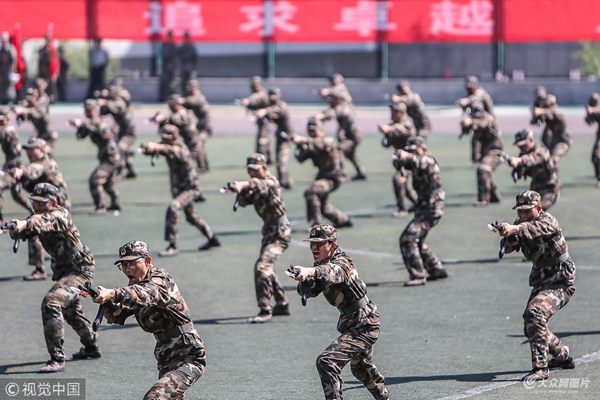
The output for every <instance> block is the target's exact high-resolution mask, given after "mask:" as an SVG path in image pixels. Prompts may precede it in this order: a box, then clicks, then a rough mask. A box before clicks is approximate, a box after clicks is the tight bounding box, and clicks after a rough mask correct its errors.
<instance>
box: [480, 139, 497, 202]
mask: <svg viewBox="0 0 600 400" xmlns="http://www.w3.org/2000/svg"><path fill="white" fill-rule="evenodd" d="M501 154H502V152H501V151H500V150H492V151H490V152H489V153H488V154H486V155H483V156H482V157H481V159H480V160H479V162H478V167H477V200H478V201H486V202H488V203H489V202H490V200H491V201H494V202H496V201H498V200H499V199H500V193H499V192H498V188H497V187H496V184H495V183H494V181H493V180H492V172H494V171H495V170H496V168H498V165H500V155H501Z"/></svg>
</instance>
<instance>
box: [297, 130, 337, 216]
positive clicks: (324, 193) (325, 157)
mask: <svg viewBox="0 0 600 400" xmlns="http://www.w3.org/2000/svg"><path fill="white" fill-rule="evenodd" d="M342 157H343V156H342V155H341V154H340V151H339V150H338V149H337V148H336V147H335V143H334V140H333V138H331V137H325V136H322V137H315V138H313V137H309V138H307V141H306V142H305V143H302V144H299V145H298V146H297V148H296V159H297V160H298V161H299V162H301V163H303V162H304V161H306V160H308V159H311V160H312V162H313V164H314V166H315V167H317V168H318V169H319V172H318V173H317V177H316V179H315V182H314V183H313V184H312V185H311V186H310V187H309V188H308V189H306V190H305V191H304V198H305V199H306V219H307V221H308V223H309V225H310V226H316V225H319V224H320V223H321V215H324V216H325V217H326V218H327V219H329V220H330V221H331V222H333V224H334V225H341V224H345V223H347V222H348V216H347V215H346V214H344V213H343V212H342V211H340V210H338V209H337V208H335V207H334V206H333V205H332V204H330V203H328V201H327V200H328V197H329V194H330V193H331V192H333V191H334V190H336V189H337V188H338V187H340V185H341V184H342V183H343V182H344V180H345V178H346V177H345V175H344V170H343V169H342Z"/></svg>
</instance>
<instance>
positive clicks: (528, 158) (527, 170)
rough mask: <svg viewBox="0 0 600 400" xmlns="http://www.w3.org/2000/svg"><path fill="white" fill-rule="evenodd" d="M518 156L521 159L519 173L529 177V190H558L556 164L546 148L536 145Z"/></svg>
mask: <svg viewBox="0 0 600 400" xmlns="http://www.w3.org/2000/svg"><path fill="white" fill-rule="evenodd" d="M519 157H521V158H522V159H523V164H522V166H520V167H519V168H520V169H521V175H522V176H530V177H531V188H530V189H531V190H535V191H536V192H539V191H540V190H550V191H558V190H560V181H559V180H558V173H557V170H556V166H555V165H554V160H553V159H552V157H551V156H550V152H549V151H548V149H546V148H545V147H542V146H537V145H536V146H534V147H533V148H532V149H531V150H530V151H529V152H527V153H521V154H519Z"/></svg>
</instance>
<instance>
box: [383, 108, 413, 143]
mask: <svg viewBox="0 0 600 400" xmlns="http://www.w3.org/2000/svg"><path fill="white" fill-rule="evenodd" d="M390 126H391V127H392V130H391V131H390V133H388V134H387V135H385V134H384V135H383V139H381V144H382V145H383V146H384V147H393V148H394V149H396V150H397V149H403V148H405V147H406V144H407V142H408V139H410V138H411V137H414V136H415V135H416V134H417V131H416V129H415V126H414V125H413V123H412V122H411V120H410V119H409V118H408V117H407V116H406V115H405V116H404V117H402V119H401V120H400V121H398V122H393V121H392V122H390Z"/></svg>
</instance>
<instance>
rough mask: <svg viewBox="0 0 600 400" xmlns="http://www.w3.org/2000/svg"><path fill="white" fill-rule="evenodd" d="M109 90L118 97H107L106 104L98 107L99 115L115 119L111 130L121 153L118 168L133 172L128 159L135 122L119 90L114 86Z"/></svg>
mask: <svg viewBox="0 0 600 400" xmlns="http://www.w3.org/2000/svg"><path fill="white" fill-rule="evenodd" d="M111 90H114V91H116V92H117V94H118V96H119V97H117V98H116V99H107V100H106V104H104V105H103V106H101V107H100V115H111V116H112V117H113V119H114V121H115V126H114V127H113V129H112V131H113V134H114V135H115V141H116V142H117V144H118V147H119V151H120V154H121V165H120V166H119V170H123V169H126V170H127V171H128V172H129V173H133V174H135V169H134V167H133V164H132V163H131V162H130V161H129V153H130V152H131V146H132V145H133V142H135V138H136V136H137V133H136V129H135V124H134V123H133V113H132V112H131V109H130V107H129V106H128V105H127V103H126V102H125V100H124V99H123V98H122V97H121V96H120V92H119V90H118V89H117V88H116V87H114V86H113V87H111Z"/></svg>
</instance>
